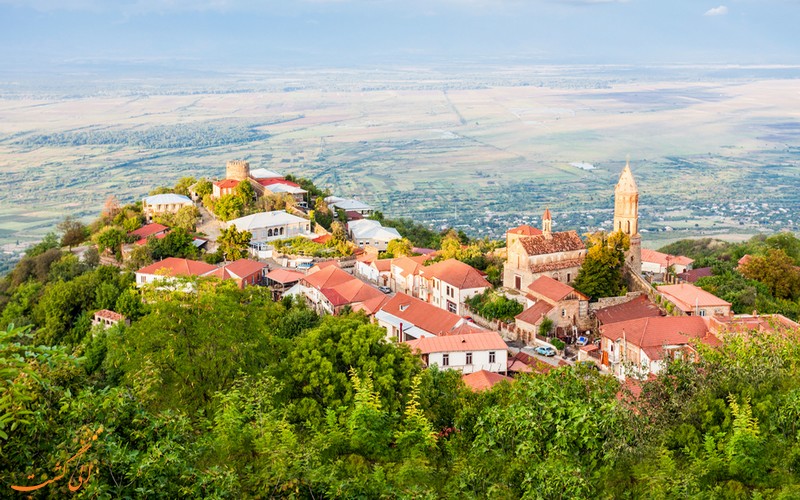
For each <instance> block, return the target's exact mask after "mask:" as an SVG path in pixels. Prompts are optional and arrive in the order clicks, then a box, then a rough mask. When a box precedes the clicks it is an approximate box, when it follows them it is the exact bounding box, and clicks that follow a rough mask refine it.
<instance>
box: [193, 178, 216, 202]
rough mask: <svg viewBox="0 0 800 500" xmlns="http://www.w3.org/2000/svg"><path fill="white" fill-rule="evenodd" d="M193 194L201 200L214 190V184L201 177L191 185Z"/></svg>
mask: <svg viewBox="0 0 800 500" xmlns="http://www.w3.org/2000/svg"><path fill="white" fill-rule="evenodd" d="M193 189H194V192H195V194H197V196H198V197H199V198H200V199H201V200H202V199H203V198H205V197H206V196H210V195H211V193H212V192H213V191H214V186H213V185H212V184H211V181H209V180H208V179H206V178H202V179H200V180H199V181H197V183H195V185H194V186H193Z"/></svg>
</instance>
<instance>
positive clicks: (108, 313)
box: [94, 309, 125, 321]
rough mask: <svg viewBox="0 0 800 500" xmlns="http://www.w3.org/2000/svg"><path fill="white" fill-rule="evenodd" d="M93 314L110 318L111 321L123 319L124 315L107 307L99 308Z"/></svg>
mask: <svg viewBox="0 0 800 500" xmlns="http://www.w3.org/2000/svg"><path fill="white" fill-rule="evenodd" d="M94 315H95V316H97V317H98V318H105V319H110V320H111V321H124V320H125V316H123V315H122V314H120V313H118V312H114V311H109V310H108V309H100V310H99V311H97V312H96V313H94Z"/></svg>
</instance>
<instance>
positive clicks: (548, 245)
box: [519, 231, 586, 255]
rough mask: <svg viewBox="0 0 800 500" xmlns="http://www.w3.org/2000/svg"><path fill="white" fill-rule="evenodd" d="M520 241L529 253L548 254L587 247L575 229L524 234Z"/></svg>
mask: <svg viewBox="0 0 800 500" xmlns="http://www.w3.org/2000/svg"><path fill="white" fill-rule="evenodd" d="M519 241H520V243H522V248H524V249H525V251H526V252H527V253H528V255H547V254H551V253H560V252H571V251H573V250H585V249H586V245H584V243H583V240H581V237H580V236H578V233H576V232H575V231H564V232H560V233H551V234H549V235H545V234H539V235H537V236H524V237H522V238H520V239H519Z"/></svg>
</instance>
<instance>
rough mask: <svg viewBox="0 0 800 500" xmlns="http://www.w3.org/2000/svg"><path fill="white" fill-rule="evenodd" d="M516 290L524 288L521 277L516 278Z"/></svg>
mask: <svg viewBox="0 0 800 500" xmlns="http://www.w3.org/2000/svg"><path fill="white" fill-rule="evenodd" d="M514 288H516V289H517V290H519V289H520V288H522V277H521V276H514Z"/></svg>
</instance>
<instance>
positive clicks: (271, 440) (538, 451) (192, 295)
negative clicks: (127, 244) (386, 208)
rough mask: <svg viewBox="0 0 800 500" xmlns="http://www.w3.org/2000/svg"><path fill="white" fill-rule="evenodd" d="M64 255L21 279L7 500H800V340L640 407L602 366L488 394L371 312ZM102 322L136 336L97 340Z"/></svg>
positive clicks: (704, 368)
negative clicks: (316, 305)
mask: <svg viewBox="0 0 800 500" xmlns="http://www.w3.org/2000/svg"><path fill="white" fill-rule="evenodd" d="M56 241H57V239H56ZM51 243H52V242H51ZM51 243H48V244H47V245H43V246H42V247H41V248H38V249H36V251H34V252H31V253H30V254H29V255H28V256H26V258H25V259H24V262H25V263H24V264H23V263H22V262H20V264H19V265H18V266H17V268H16V269H15V270H14V271H13V272H12V273H11V274H10V275H9V276H7V277H5V278H4V279H3V280H2V282H0V298H2V302H1V303H0V318H1V319H2V325H0V326H2V329H0V488H2V490H0V496H3V497H6V496H11V495H13V494H14V492H13V491H12V490H11V489H10V487H11V485H17V486H34V485H37V484H44V483H46V484H44V486H43V487H42V489H41V490H39V491H38V493H33V494H34V495H37V494H39V495H41V496H42V497H48V498H51V497H52V498H60V497H66V496H70V495H74V496H77V497H85V498H95V497H101V498H139V497H153V498H186V497H188V498H265V497H268V498H274V497H281V498H282V497H292V498H356V497H357V498H382V497H383V498H395V497H416V498H459V499H461V498H487V497H497V498H503V499H505V498H508V499H512V498H513V499H516V498H697V499H701V498H702V499H706V498H719V499H723V498H742V499H745V498H747V499H751V498H796V497H797V496H798V494H800V469H799V468H798V464H799V463H800V459H798V457H800V432H798V428H797V422H798V421H799V420H800V377H798V376H797V367H798V366H800V343H798V342H797V336H798V334H800V332H792V333H790V334H783V333H780V334H773V333H765V332H759V333H752V334H741V335H737V334H731V335H729V336H728V337H726V338H725V340H724V343H723V345H722V346H720V347H718V348H715V349H710V348H706V347H703V346H698V349H699V352H700V357H699V359H698V360H697V362H696V363H689V362H688V361H685V360H677V361H674V362H672V363H671V364H669V365H668V366H667V368H666V369H665V370H664V371H662V372H661V373H660V374H659V375H658V376H657V377H656V378H654V379H652V380H648V381H647V382H644V383H642V384H641V389H642V390H641V395H640V396H639V397H638V398H635V397H634V396H633V395H632V394H631V393H629V392H627V390H626V389H625V387H624V386H622V385H621V384H620V383H619V382H618V381H617V380H616V379H614V378H612V377H610V376H606V375H603V374H600V373H598V372H597V371H594V370H590V369H589V368H587V367H585V366H576V367H571V366H565V367H560V368H558V369H554V370H552V371H550V372H549V373H548V374H546V375H538V374H530V375H522V376H519V377H518V378H517V379H516V380H515V381H514V382H513V383H512V384H508V383H502V384H500V385H498V386H496V387H495V388H493V389H492V390H491V391H486V392H480V393H473V392H471V391H469V390H467V389H466V388H465V387H464V385H463V384H462V382H461V377H460V374H459V373H458V372H456V371H449V370H448V371H439V370H437V369H435V368H432V369H423V368H422V364H421V362H420V360H419V358H418V357H417V356H415V355H413V354H412V353H411V352H410V350H409V349H408V347H406V346H405V345H397V344H395V343H393V342H389V341H387V340H386V338H385V337H386V335H385V331H384V330H383V329H382V328H380V327H379V326H377V325H375V324H372V323H370V321H369V320H368V319H367V318H366V317H365V316H363V315H361V314H349V315H344V316H341V317H330V316H328V317H324V318H319V317H318V316H317V315H316V314H315V313H314V312H313V311H312V310H310V309H309V308H308V307H307V306H306V305H305V304H304V303H302V302H298V301H293V300H292V299H289V298H287V299H284V300H281V301H278V302H274V301H272V300H271V294H270V291H269V290H266V289H263V288H259V287H249V288H246V289H244V290H241V289H239V288H238V287H236V286H235V284H234V283H232V282H219V281H217V280H214V279H199V280H192V281H187V282H186V283H185V284H180V283H179V284H178V286H175V287H172V289H171V290H167V289H155V288H145V289H144V290H138V289H136V288H134V287H133V282H132V281H133V280H132V277H131V275H130V274H129V273H126V272H124V271H122V270H120V269H119V268H116V267H106V266H97V265H96V264H91V263H87V262H84V261H81V260H79V259H78V258H77V257H75V256H74V255H72V254H70V253H66V252H62V251H61V250H59V249H58V248H55V247H52V246H49V245H50V244H51ZM56 245H57V243H56ZM786 253H787V255H789V252H788V251H787V252H786ZM726 272H731V273H733V272H734V271H731V270H730V269H729V270H728V271H726ZM736 275H737V276H739V278H738V279H740V280H742V281H744V282H745V283H747V282H749V281H752V280H747V279H746V278H744V277H742V276H741V275H740V274H738V273H736ZM722 276H724V275H723V274H719V275H717V276H714V277H713V278H714V279H716V280H717V281H715V282H714V283H715V286H718V287H720V289H722V288H723V287H725V286H727V284H726V282H724V281H723V280H722ZM756 283H757V285H754V286H755V287H756V288H757V290H756V291H755V292H754V294H755V296H756V300H757V297H758V294H761V293H770V292H769V290H768V289H767V285H765V284H761V283H759V282H756ZM730 286H731V288H732V289H734V288H737V287H738V286H739V285H738V284H736V283H734V284H733V285H730ZM747 286H750V285H747ZM759 287H760V288H759ZM487 297H490V296H489V295H488V294H487ZM143 299H144V300H143ZM494 300H495V298H492V299H491V301H494ZM742 300H746V297H742ZM486 302H487V303H489V302H490V301H486ZM499 302H502V300H499ZM498 307H499V306H498ZM100 308H112V309H115V310H117V311H119V312H121V313H124V314H126V315H127V316H128V317H129V318H130V319H131V321H132V323H131V325H130V326H125V325H124V324H120V325H117V326H115V327H112V328H109V329H107V330H104V329H103V328H102V327H101V326H98V327H94V328H92V327H91V326H90V325H89V323H88V319H89V317H90V315H91V314H92V313H93V312H94V311H95V310H97V309H100ZM11 323H13V324H14V325H16V326H12V325H11ZM23 325H24V326H23ZM59 467H60V468H59ZM62 472H63V473H64V477H59V474H60V473H62ZM78 477H83V478H84V481H83V482H80V481H78ZM70 478H72V481H70ZM48 481H52V482H50V483H48ZM76 484H77V485H78V489H77V491H76V492H74V493H72V492H70V490H69V487H70V485H73V486H74V485H76Z"/></svg>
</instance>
